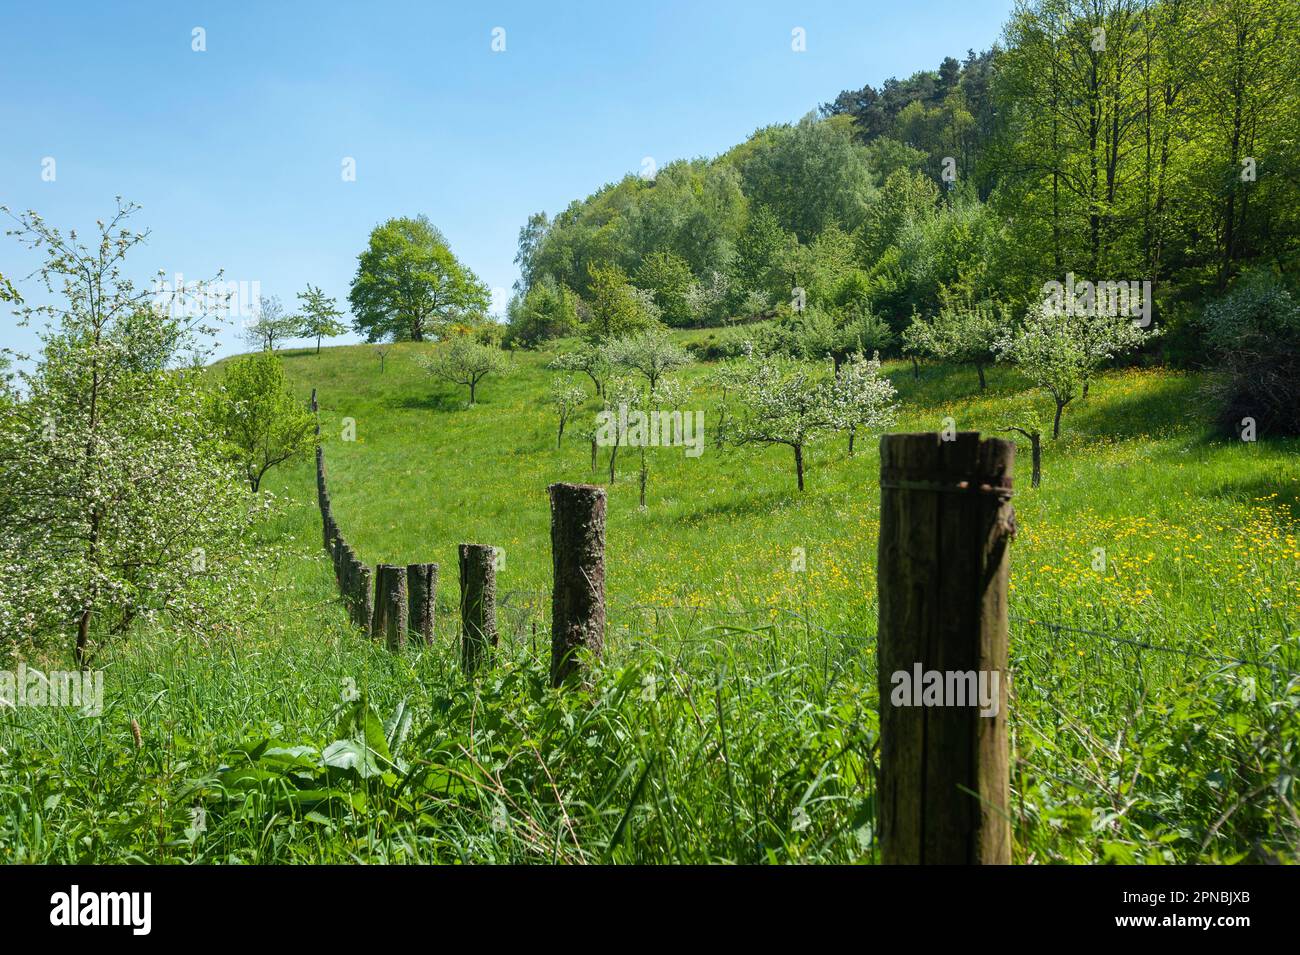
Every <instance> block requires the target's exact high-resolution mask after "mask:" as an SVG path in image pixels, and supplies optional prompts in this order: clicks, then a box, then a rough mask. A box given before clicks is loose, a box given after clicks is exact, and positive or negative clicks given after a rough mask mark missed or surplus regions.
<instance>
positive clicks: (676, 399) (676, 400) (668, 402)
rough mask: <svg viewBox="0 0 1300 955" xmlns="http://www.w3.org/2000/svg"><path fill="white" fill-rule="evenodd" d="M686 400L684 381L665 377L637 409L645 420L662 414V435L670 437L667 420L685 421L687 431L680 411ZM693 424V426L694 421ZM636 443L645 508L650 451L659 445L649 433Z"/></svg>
mask: <svg viewBox="0 0 1300 955" xmlns="http://www.w3.org/2000/svg"><path fill="white" fill-rule="evenodd" d="M685 401H686V388H685V386H684V385H682V383H681V382H679V381H673V380H671V379H664V380H662V381H660V382H659V383H658V385H657V386H656V387H655V388H654V389H652V390H650V391H648V392H646V393H644V396H643V398H642V405H641V407H639V408H638V409H636V410H638V411H640V412H641V413H642V415H643V416H644V417H643V418H642V419H641V420H642V421H643V422H644V421H650V420H653V419H651V415H652V414H655V413H658V414H659V416H660V417H659V421H660V428H661V437H664V438H668V437H670V436H669V435H664V434H663V433H662V429H663V428H664V427H665V425H664V421H665V420H668V421H677V420H680V421H681V422H682V423H683V431H685V423H686V422H685V415H684V414H682V413H681V412H680V409H681V406H682V405H683V404H684V403H685ZM674 411H677V412H678V414H677V416H675V417H674V416H672V413H673V412H674ZM665 413H667V414H668V415H669V417H668V418H665V417H664V415H665ZM686 414H689V412H686ZM691 426H692V427H693V422H692V424H691ZM628 430H629V431H631V430H632V429H631V428H629V429H628ZM629 437H631V436H629ZM671 437H672V438H673V439H674V440H675V439H676V438H677V437H678V436H677V435H671ZM682 437H683V438H684V437H685V435H684V434H683V435H682ZM699 438H700V439H701V440H702V439H703V435H700V436H699ZM634 443H635V444H636V445H637V446H638V447H639V448H640V452H641V475H640V477H641V482H640V485H641V490H640V506H641V509H642V510H645V507H646V488H647V487H648V486H649V484H650V458H649V452H650V449H651V448H652V447H657V446H658V445H655V444H653V443H652V442H651V440H650V438H649V435H642V436H641V437H640V439H639V440H636V441H635V442H634Z"/></svg>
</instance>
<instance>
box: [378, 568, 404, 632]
mask: <svg viewBox="0 0 1300 955" xmlns="http://www.w3.org/2000/svg"><path fill="white" fill-rule="evenodd" d="M406 613H407V601H406V568H405V567H403V566H401V565H400V564H380V565H379V566H378V567H376V568H375V609H374V623H373V624H372V625H371V628H370V635H371V636H372V637H374V638H376V639H378V638H379V637H381V636H382V637H383V638H384V641H385V642H386V643H387V644H388V649H390V650H400V649H402V647H404V646H406Z"/></svg>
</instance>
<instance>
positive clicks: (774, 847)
mask: <svg viewBox="0 0 1300 955" xmlns="http://www.w3.org/2000/svg"><path fill="white" fill-rule="evenodd" d="M692 334H695V335H698V334H699V333H686V334H685V335H684V336H682V337H683V338H688V337H690V335H692ZM422 347H428V346H421V345H417V344H399V345H395V346H393V347H392V348H391V350H390V351H389V353H388V355H387V359H386V361H385V367H384V370H383V372H382V374H381V373H380V367H379V361H378V358H377V357H376V355H375V352H374V349H373V348H371V347H368V346H352V347H338V348H327V349H325V350H323V351H322V352H321V353H320V354H319V355H317V354H315V353H314V352H311V351H308V350H301V351H286V352H283V353H282V357H283V358H284V362H285V367H286V371H287V373H288V374H289V376H290V378H291V380H292V381H293V383H294V387H295V388H296V389H297V391H298V392H299V393H300V394H301V395H302V397H303V399H304V400H306V398H307V396H308V395H309V393H310V391H311V389H312V388H313V387H316V388H317V389H318V397H319V402H320V419H321V427H322V436H323V440H324V446H325V455H326V461H327V468H328V475H329V485H330V490H331V494H332V499H333V505H334V512H335V514H336V515H337V517H338V520H339V522H340V525H341V527H342V531H343V533H344V534H345V535H346V536H347V537H348V539H349V541H350V542H351V543H352V544H353V546H355V547H356V548H357V549H358V550H359V552H360V553H361V555H362V557H363V559H364V560H365V561H366V562H367V563H369V564H371V565H373V564H375V563H379V562H394V563H410V562H416V561H436V562H438V563H439V564H440V565H441V568H442V582H441V587H440V592H439V595H438V618H437V628H438V637H437V640H436V641H435V644H434V645H433V646H430V647H419V646H414V645H413V646H411V647H409V648H408V649H407V650H406V651H404V652H403V653H401V654H398V655H394V654H390V653H389V652H387V651H386V650H384V649H383V648H382V647H381V646H378V645H375V644H372V643H371V642H370V641H369V640H368V639H367V638H366V637H365V636H364V635H362V634H361V633H359V632H356V631H354V630H352V629H351V628H350V627H349V626H348V624H347V622H346V619H345V616H344V612H343V609H342V607H341V605H340V603H339V601H338V599H337V596H336V593H335V587H334V582H333V579H332V573H331V568H330V565H329V561H328V559H327V557H326V555H325V552H324V551H323V549H322V547H321V529H320V519H319V514H318V512H317V509H316V505H315V489H314V479H313V465H312V462H311V461H310V460H307V459H302V460H299V461H296V462H293V463H291V464H289V465H285V466H282V467H280V468H277V469H275V470H273V471H272V472H270V474H269V475H268V477H267V480H266V482H265V484H264V487H265V488H266V489H267V490H268V491H269V492H270V493H272V494H274V495H276V496H277V498H279V499H281V501H282V504H283V507H282V509H281V512H280V514H279V516H277V517H276V518H275V519H274V520H273V521H272V522H271V523H270V524H269V525H268V526H267V527H266V529H265V534H266V535H267V537H268V539H269V540H272V541H275V542H277V543H278V544H279V545H280V546H281V547H282V549H283V554H284V556H283V558H282V559H281V560H279V561H278V562H275V563H274V564H273V565H269V566H266V567H262V568H258V572H257V574H256V575H255V581H256V586H257V587H258V588H259V589H260V591H261V593H260V594H258V595H250V604H255V605H256V607H257V609H256V612H255V613H253V614H251V615H250V617H249V619H248V620H247V621H246V622H245V623H243V624H242V625H241V626H239V627H238V628H235V629H232V630H231V631H230V632H229V633H225V634H220V635H217V636H215V637H213V638H211V639H209V640H208V641H206V642H197V641H194V640H192V639H183V638H180V637H177V636H175V635H173V634H169V633H167V632H143V631H142V632H138V633H136V634H134V635H133V636H132V638H131V639H130V640H128V641H124V642H122V643H121V644H119V645H116V646H114V647H112V648H110V649H109V650H107V651H106V652H105V653H104V655H103V656H102V657H101V659H100V660H99V661H97V665H99V666H102V667H104V668H105V669H106V671H107V672H106V678H105V684H106V707H105V712H104V714H103V716H102V717H90V716H81V715H79V714H75V713H71V712H67V711H58V710H20V711H11V712H8V713H5V714H4V715H3V716H0V750H3V760H0V859H2V860H3V861H6V862H73V861H84V862H122V861H149V862H200V861H201V862H247V863H267V862H349V861H355V862H407V861H412V862H413V861H420V862H435V861H436V862H531V861H536V862H553V861H554V862H600V861H614V862H649V863H659V862H736V863H762V862H778V863H784V862H843V863H856V862H872V861H875V860H876V858H877V856H878V848H877V843H876V839H875V833H874V829H873V820H874V810H875V779H874V775H873V760H874V746H875V740H876V728H877V720H876V702H877V701H876V689H875V687H876V674H875V667H874V662H873V653H874V638H875V627H876V622H875V592H874V591H875V551H876V532H877V525H878V512H879V488H878V470H879V460H878V452H877V448H876V436H874V435H859V438H858V441H857V449H856V453H855V454H854V455H852V456H849V455H848V453H847V448H846V443H847V440H846V438H845V437H844V436H842V435H834V436H830V437H828V438H826V439H824V440H823V441H821V442H820V443H818V444H817V445H815V446H814V447H813V448H812V449H811V453H810V454H809V455H808V457H809V461H808V471H807V482H808V487H807V491H806V492H805V493H803V494H802V495H801V494H799V493H798V492H797V491H796V489H795V477H794V468H793V461H792V459H791V454H790V452H789V450H788V449H785V448H774V449H767V450H758V449H751V448H742V449H725V450H724V449H719V448H718V447H716V446H714V445H713V444H712V442H711V441H710V442H709V443H708V445H707V446H706V449H705V451H704V453H703V454H702V455H700V456H699V457H687V456H685V455H684V454H683V453H682V450H681V449H672V448H661V449H653V450H651V451H650V452H649V455H648V457H649V467H650V478H649V490H648V507H647V508H646V509H645V510H641V509H640V508H639V507H638V501H637V478H636V472H637V469H638V466H639V462H638V460H637V455H636V452H635V450H634V449H622V450H621V451H620V454H619V465H620V467H619V474H618V479H617V481H616V482H615V483H614V484H613V485H612V486H610V487H609V495H610V496H609V511H608V539H607V572H608V588H609V601H610V603H609V633H608V636H607V640H606V656H605V659H604V660H603V662H602V664H601V666H600V669H599V671H598V674H597V678H596V680H595V684H594V686H593V688H592V689H591V690H590V691H584V692H566V693H557V692H555V691H552V690H550V689H549V688H547V666H548V662H549V634H548V628H549V608H548V606H547V592H548V590H549V585H550V559H551V558H550V542H549V509H548V504H547V497H546V486H547V485H548V484H550V483H552V482H555V481H596V482H600V483H604V482H605V481H606V480H607V478H608V475H607V473H606V467H607V456H608V449H601V451H600V459H599V470H598V471H597V472H596V473H593V472H592V471H591V469H590V451H589V447H588V445H586V444H585V443H584V442H583V441H582V440H580V439H579V438H578V437H576V436H574V435H569V434H566V436H565V438H564V440H563V441H562V442H561V446H560V447H558V448H557V446H556V433H555V429H556V420H555V416H554V413H553V412H552V411H551V409H550V408H549V406H548V405H547V404H546V403H545V401H544V398H545V394H546V387H547V384H548V382H549V379H550V377H551V376H552V375H553V374H554V372H551V371H548V370H547V369H546V368H545V363H546V361H547V358H548V354H547V353H546V352H540V353H528V352H520V353H517V354H516V355H515V356H514V360H515V362H516V364H517V370H516V372H515V373H514V374H512V375H510V376H508V377H501V378H496V379H493V378H489V379H487V380H486V381H484V382H483V383H481V384H480V386H479V389H478V403H477V404H476V405H475V406H474V407H467V406H466V400H467V394H466V389H455V388H452V387H451V386H449V385H445V384H441V383H437V382H435V381H434V380H432V379H431V378H430V377H428V375H426V374H425V373H424V372H423V371H422V370H421V369H420V368H419V367H418V366H417V364H416V362H415V360H414V357H415V355H414V353H415V352H416V351H418V350H419V349H420V348H422ZM887 369H888V371H889V372H890V375H891V377H892V379H893V380H894V382H895V384H896V385H897V387H898V390H899V395H900V399H901V406H902V413H901V416H900V419H899V421H898V424H897V427H896V430H902V431H936V430H939V429H940V428H942V427H943V426H944V419H946V418H952V419H954V421H955V424H956V426H957V427H958V428H959V429H960V430H978V431H982V432H985V433H992V432H993V431H994V430H995V429H997V428H999V427H1001V426H1002V425H1003V423H1004V422H1003V420H1002V415H1003V412H1004V409H1005V408H1006V406H1007V403H1008V400H1009V399H1010V398H1011V397H1012V396H1014V395H1016V394H1018V393H1020V392H1022V391H1024V390H1025V388H1026V384H1025V382H1024V381H1022V380H1021V379H1020V378H1019V377H1018V376H1017V375H1016V374H1015V373H1014V372H1012V371H1009V370H1007V369H1005V368H1001V367H997V368H993V369H991V370H990V372H989V383H988V390H987V391H985V392H982V393H981V392H979V391H978V388H977V383H976V380H975V373H974V371H973V370H970V369H965V368H949V367H942V366H928V367H927V366H923V367H922V370H921V377H920V379H919V380H915V381H914V380H913V378H912V370H911V366H910V365H906V364H903V363H894V364H890V365H888V366H887ZM711 370H712V369H711V368H710V366H708V365H701V364H697V365H693V366H690V367H688V368H687V369H685V370H684V371H683V372H682V373H681V374H680V377H681V379H682V380H683V381H684V382H686V383H687V384H689V385H691V386H692V388H693V390H692V396H691V399H690V401H689V402H688V403H687V405H686V407H688V408H700V409H703V410H704V415H705V428H706V433H707V432H708V431H709V429H710V428H711V427H712V425H713V424H714V423H716V413H717V409H716V404H715V399H714V397H713V396H712V394H711V389H710V388H709V386H708V378H709V375H710V373H711ZM214 373H219V366H218V368H217V369H216V370H215V371H214ZM1201 385H1202V382H1201V381H1200V379H1199V378H1198V377H1197V376H1195V375H1190V374H1180V373H1173V372H1169V371H1163V370H1139V369H1129V370H1119V371H1112V372H1108V373H1106V374H1104V375H1103V376H1102V377H1101V378H1100V379H1099V380H1097V381H1095V382H1094V383H1093V385H1092V387H1091V390H1090V394H1089V397H1088V398H1087V399H1085V400H1083V401H1081V402H1079V403H1077V404H1075V405H1072V406H1071V407H1070V408H1068V409H1067V411H1066V414H1065V418H1064V423H1063V433H1062V436H1061V439H1060V440H1059V441H1052V440H1051V439H1050V438H1045V445H1046V447H1045V451H1044V462H1043V470H1044V477H1043V484H1042V487H1041V488H1039V489H1036V490H1034V489H1030V487H1029V481H1028V449H1027V448H1025V447H1022V449H1021V454H1022V458H1021V461H1020V467H1019V469H1018V480H1017V491H1016V496H1015V507H1016V514H1017V524H1018V528H1019V530H1018V535H1017V539H1016V541H1015V543H1014V545H1013V548H1012V557H1011V562H1012V584H1011V588H1012V589H1011V603H1012V613H1013V617H1014V619H1013V624H1012V633H1011V652H1012V666H1013V683H1012V691H1011V694H1012V704H1011V714H1010V717H1011V726H1012V734H1013V736H1012V746H1013V753H1012V755H1013V767H1012V772H1013V777H1012V806H1013V813H1014V815H1013V831H1014V834H1015V840H1016V845H1015V859H1016V861H1017V862H1034V863H1056V862H1112V861H1113V862H1192V861H1234V862H1235V861H1249V862H1260V861H1295V859H1296V858H1297V853H1300V815H1297V810H1296V808H1295V804H1296V792H1295V784H1294V781H1293V775H1294V771H1295V764H1296V753H1297V749H1298V748H1300V718H1298V717H1297V715H1296V714H1297V709H1296V704H1297V696H1298V695H1300V678H1298V677H1297V676H1296V675H1294V674H1295V673H1298V672H1300V540H1298V537H1300V534H1298V533H1297V522H1298V521H1300V464H1297V460H1298V459H1297V451H1298V450H1300V443H1297V442H1296V441H1270V442H1258V443H1245V442H1230V441H1225V440H1222V439H1219V438H1216V437H1214V436H1213V435H1212V434H1211V432H1210V429H1209V426H1208V424H1207V422H1208V421H1209V415H1208V414H1207V413H1206V412H1205V411H1204V409H1203V407H1202V399H1201ZM592 407H593V408H594V407H595V406H594V404H593V405H592ZM345 419H352V423H353V424H354V426H355V437H356V439H355V440H354V441H345V440H342V439H341V435H342V434H343V432H344V428H345V425H346V424H347V422H345ZM573 430H576V429H573ZM463 541H464V542H478V543H487V544H493V545H496V546H498V547H501V548H504V550H505V563H504V566H503V568H502V569H501V570H500V571H499V573H498V588H499V591H500V592H501V593H502V595H503V602H502V607H501V611H500V614H501V625H502V643H501V646H500V648H499V650H498V653H497V655H496V659H495V661H494V663H493V665H492V667H490V668H489V669H488V670H487V671H485V672H484V673H482V674H481V675H480V676H479V677H478V678H477V679H476V680H475V681H474V682H472V683H470V682H467V681H466V680H465V678H464V677H462V676H461V674H460V672H459V670H458V668H457V648H456V641H457V638H458V634H457V633H456V598H457V591H456V579H455V573H456V570H455V566H456V565H455V547H456V545H457V544H458V543H460V542H463ZM797 549H802V553H803V554H805V555H806V565H805V566H804V567H803V569H795V567H794V566H793V565H792V560H793V558H794V556H795V555H796V554H797V553H799V551H797ZM1099 549H1100V551H1104V568H1103V567H1101V565H1100V564H1099V557H1098V553H1099ZM254 596H257V597H258V598H259V599H258V600H256V601H253V600H251V598H252V597H254ZM1100 634H1105V636H1102V635H1100ZM51 665H53V661H51ZM353 688H355V690H356V694H359V696H360V698H359V699H353V698H352V697H353V696H354V695H356V694H353V693H352V689H353ZM133 720H134V721H135V723H136V725H137V726H138V728H139V734H140V737H139V742H138V743H137V741H136V738H135V736H134V735H133V729H132V721H133ZM358 735H360V736H363V737H364V738H365V739H366V740H367V742H368V743H370V744H371V748H372V749H374V750H376V751H377V752H379V753H380V754H381V755H380V757H379V759H378V763H377V764H376V763H375V762H374V760H373V758H372V757H368V756H367V755H366V754H365V753H364V752H363V754H362V756H361V757H360V759H359V761H357V762H354V763H347V762H346V760H339V759H334V758H333V755H337V753H338V752H340V751H342V750H345V749H346V747H341V748H340V747H335V748H334V749H333V750H331V749H330V747H331V744H333V743H335V742H336V741H346V740H347V739H349V738H355V737H357V736H358ZM326 752H330V753H331V754H332V756H331V759H328V760H324V763H325V765H322V757H323V755H324V754H325V753H326Z"/></svg>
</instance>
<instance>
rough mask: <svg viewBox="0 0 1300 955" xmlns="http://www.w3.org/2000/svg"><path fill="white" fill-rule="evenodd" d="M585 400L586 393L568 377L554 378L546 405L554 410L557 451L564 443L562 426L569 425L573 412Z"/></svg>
mask: <svg viewBox="0 0 1300 955" xmlns="http://www.w3.org/2000/svg"><path fill="white" fill-rule="evenodd" d="M586 400H587V392H586V391H585V390H583V388H582V387H581V386H580V385H579V384H578V383H577V382H576V381H575V380H574V379H573V378H572V377H570V376H568V375H566V376H564V377H561V378H556V379H554V380H553V381H552V382H551V390H550V394H549V395H548V396H547V403H548V404H550V406H551V407H552V408H553V409H554V410H555V415H556V417H557V418H558V419H559V422H560V427H559V430H558V431H557V432H556V434H555V447H556V449H557V450H558V449H559V448H560V447H561V446H562V442H563V441H564V426H565V425H567V424H568V423H569V419H571V418H572V417H573V415H574V413H575V412H577V410H578V409H579V408H581V407H582V405H583V403H584V402H586Z"/></svg>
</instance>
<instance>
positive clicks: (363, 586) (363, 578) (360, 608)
mask: <svg viewBox="0 0 1300 955" xmlns="http://www.w3.org/2000/svg"><path fill="white" fill-rule="evenodd" d="M373 579H374V575H373V574H372V573H371V571H370V568H369V567H368V566H366V565H365V564H363V563H361V562H360V561H357V582H356V588H357V616H356V621H357V626H358V627H360V628H361V629H362V630H364V631H365V632H366V633H368V634H370V635H371V636H374V633H373V631H372V629H371V628H372V626H373V625H374V617H375V601H374V593H375V592H374V590H373V589H372V587H371V581H372V580H373Z"/></svg>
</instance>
